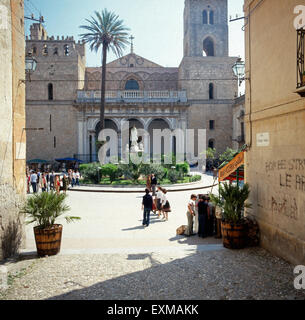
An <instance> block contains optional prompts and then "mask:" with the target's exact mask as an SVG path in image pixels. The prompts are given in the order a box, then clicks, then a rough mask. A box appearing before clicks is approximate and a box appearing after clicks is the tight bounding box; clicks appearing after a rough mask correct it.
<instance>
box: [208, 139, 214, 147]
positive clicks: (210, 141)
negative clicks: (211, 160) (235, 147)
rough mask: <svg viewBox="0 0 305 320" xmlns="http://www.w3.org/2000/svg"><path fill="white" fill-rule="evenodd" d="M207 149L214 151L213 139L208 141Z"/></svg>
mask: <svg viewBox="0 0 305 320" xmlns="http://www.w3.org/2000/svg"><path fill="white" fill-rule="evenodd" d="M209 148H211V149H214V148H215V142H214V140H213V139H210V140H209Z"/></svg>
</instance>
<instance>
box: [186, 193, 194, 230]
mask: <svg viewBox="0 0 305 320" xmlns="http://www.w3.org/2000/svg"><path fill="white" fill-rule="evenodd" d="M196 200H197V196H196V195H194V194H192V195H191V199H190V200H189V202H188V204H187V213H186V216H187V230H186V232H185V234H186V235H187V236H192V235H194V233H193V224H194V216H195V215H196V214H195V206H196V202H195V201H196Z"/></svg>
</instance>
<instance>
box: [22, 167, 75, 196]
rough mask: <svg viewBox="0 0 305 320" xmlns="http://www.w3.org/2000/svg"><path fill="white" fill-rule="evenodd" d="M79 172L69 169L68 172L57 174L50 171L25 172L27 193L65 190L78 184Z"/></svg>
mask: <svg viewBox="0 0 305 320" xmlns="http://www.w3.org/2000/svg"><path fill="white" fill-rule="evenodd" d="M80 177H81V176H80V173H79V171H78V170H72V169H70V170H69V171H68V173H64V174H58V173H55V172H54V171H52V172H40V171H39V170H38V171H33V170H32V171H31V172H30V173H29V174H27V193H31V189H32V192H33V193H38V192H39V191H41V192H49V191H56V192H57V194H59V193H60V191H63V192H64V193H66V192H67V190H68V188H69V186H71V187H72V188H73V187H74V186H79V180H80Z"/></svg>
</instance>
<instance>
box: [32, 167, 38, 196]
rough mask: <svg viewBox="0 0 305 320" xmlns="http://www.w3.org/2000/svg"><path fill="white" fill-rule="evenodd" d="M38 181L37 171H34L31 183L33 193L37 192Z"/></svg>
mask: <svg viewBox="0 0 305 320" xmlns="http://www.w3.org/2000/svg"><path fill="white" fill-rule="evenodd" d="M37 181H38V177H37V174H36V172H33V173H32V174H31V185H32V189H33V193H37Z"/></svg>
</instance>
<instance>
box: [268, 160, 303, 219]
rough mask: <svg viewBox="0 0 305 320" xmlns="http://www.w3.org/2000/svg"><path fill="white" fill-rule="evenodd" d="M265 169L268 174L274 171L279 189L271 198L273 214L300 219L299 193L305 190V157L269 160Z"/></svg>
mask: <svg viewBox="0 0 305 320" xmlns="http://www.w3.org/2000/svg"><path fill="white" fill-rule="evenodd" d="M265 169H266V173H267V174H270V173H273V177H274V178H275V179H276V180H275V181H274V182H275V189H276V190H278V191H279V192H277V193H274V194H273V195H272V197H271V199H270V198H269V199H270V207H271V208H270V209H271V211H272V214H274V215H277V216H279V215H280V216H285V217H287V218H289V219H292V220H295V221H298V219H299V213H300V205H299V203H298V200H297V199H298V197H297V193H299V192H305V159H289V160H277V161H276V160H274V161H267V162H266V164H265ZM276 184H277V185H276Z"/></svg>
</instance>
